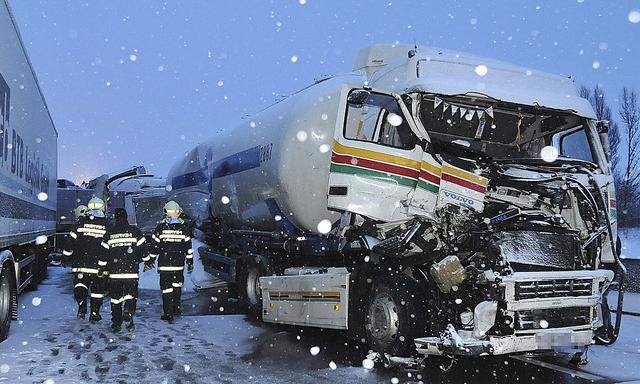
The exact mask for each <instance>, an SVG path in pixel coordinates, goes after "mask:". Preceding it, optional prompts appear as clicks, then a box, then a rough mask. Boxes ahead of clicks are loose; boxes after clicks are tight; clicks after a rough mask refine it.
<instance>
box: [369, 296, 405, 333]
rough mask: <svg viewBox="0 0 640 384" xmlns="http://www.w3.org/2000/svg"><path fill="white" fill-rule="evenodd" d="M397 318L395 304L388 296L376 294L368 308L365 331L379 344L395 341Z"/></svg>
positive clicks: (397, 326) (397, 328)
mask: <svg viewBox="0 0 640 384" xmlns="http://www.w3.org/2000/svg"><path fill="white" fill-rule="evenodd" d="M399 324H400V321H399V316H398V309H397V306H396V303H395V302H394V301H393V298H392V297H391V296H389V295H388V294H378V295H376V297H375V298H374V299H373V300H372V302H371V305H370V306H369V313H368V316H367V329H368V330H369V332H370V334H371V336H372V337H373V338H374V339H375V340H376V341H378V342H379V343H381V344H387V343H389V342H392V341H393V340H395V338H396V337H397V335H398V331H399Z"/></svg>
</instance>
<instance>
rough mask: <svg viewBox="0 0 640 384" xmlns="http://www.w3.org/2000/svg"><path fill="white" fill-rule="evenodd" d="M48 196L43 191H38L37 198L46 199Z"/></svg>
mask: <svg viewBox="0 0 640 384" xmlns="http://www.w3.org/2000/svg"><path fill="white" fill-rule="evenodd" d="M48 198H49V195H47V194H46V193H45V192H40V193H38V200H40V201H46V200H47V199H48Z"/></svg>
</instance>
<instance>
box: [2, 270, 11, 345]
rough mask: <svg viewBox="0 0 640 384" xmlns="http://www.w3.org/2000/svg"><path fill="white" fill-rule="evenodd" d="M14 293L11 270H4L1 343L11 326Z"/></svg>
mask: <svg viewBox="0 0 640 384" xmlns="http://www.w3.org/2000/svg"><path fill="white" fill-rule="evenodd" d="M12 291H13V290H12V289H11V270H10V269H9V268H2V271H0V341H3V340H5V339H6V338H7V335H8V334H9V327H10V326H11V305H12V302H13V300H12V299H13V297H12Z"/></svg>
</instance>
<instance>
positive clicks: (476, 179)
mask: <svg viewBox="0 0 640 384" xmlns="http://www.w3.org/2000/svg"><path fill="white" fill-rule="evenodd" d="M442 173H447V174H449V175H453V176H455V177H458V178H460V179H463V180H467V181H469V182H472V183H475V184H480V185H482V186H483V187H486V186H487V185H488V184H489V179H487V178H486V177H482V176H478V175H476V174H475V173H472V172H468V171H465V170H464V169H460V168H456V167H452V166H450V165H448V164H443V165H442Z"/></svg>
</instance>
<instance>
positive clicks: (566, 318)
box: [167, 45, 626, 356]
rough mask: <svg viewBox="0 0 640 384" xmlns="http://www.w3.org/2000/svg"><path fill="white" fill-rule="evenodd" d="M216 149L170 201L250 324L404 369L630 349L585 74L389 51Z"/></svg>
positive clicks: (606, 180) (202, 153)
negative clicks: (395, 359) (406, 364)
mask: <svg viewBox="0 0 640 384" xmlns="http://www.w3.org/2000/svg"><path fill="white" fill-rule="evenodd" d="M212 136H213V138H212V139H211V140H210V141H207V142H204V143H202V144H200V145H198V146H197V147H196V148H194V149H193V150H191V151H190V152H189V153H187V154H186V156H185V157H184V159H181V160H180V161H179V162H178V163H177V164H175V165H174V167H173V168H172V169H171V171H170V173H169V175H168V178H167V184H170V188H169V189H171V192H170V193H169V196H170V197H172V198H174V199H176V200H177V201H178V202H179V203H180V204H181V205H182V207H183V209H184V210H185V213H186V214H187V215H188V216H189V217H191V218H192V219H194V220H195V221H196V223H197V224H198V225H199V227H200V229H201V230H202V231H203V233H205V234H206V238H205V239H204V240H205V243H206V247H203V249H201V252H200V255H201V258H202V261H203V264H204V266H205V269H206V270H207V271H209V272H210V273H212V274H214V275H216V276H217V277H218V278H222V279H224V280H226V281H227V282H228V284H229V289H230V290H231V291H232V292H235V293H236V294H237V295H238V297H239V299H240V301H241V303H242V304H243V305H244V307H245V308H246V309H247V312H248V313H250V314H252V315H253V316H255V317H257V318H260V319H262V320H263V321H266V322H272V323H280V324H291V325H298V326H310V327H320V328H330V329H340V330H348V331H349V332H350V334H352V335H355V336H356V337H357V339H362V340H366V343H367V344H368V346H369V347H370V348H371V349H372V350H374V351H378V352H381V353H385V354H389V355H392V356H412V355H413V356H421V355H423V356H428V355H446V356H455V355H464V356H483V355H502V354H511V353H519V352H537V351H546V350H553V349H557V348H566V347H575V348H583V347H586V346H589V345H591V344H593V343H604V344H609V343H613V342H614V341H615V340H616V337H617V335H618V332H619V329H620V316H617V317H616V316H612V311H611V310H610V309H609V303H607V295H608V293H609V292H610V291H611V290H612V289H617V290H618V291H619V292H620V294H619V295H618V299H617V300H618V301H617V306H618V313H621V312H620V309H621V306H622V298H623V294H622V293H623V282H624V276H625V273H626V272H625V268H624V265H623V264H622V263H621V262H620V258H619V252H620V244H619V240H618V237H617V233H616V231H617V230H616V197H615V190H614V184H613V179H612V177H611V169H610V161H609V155H610V154H609V152H608V142H607V123H606V122H603V121H596V120H595V114H594V111H593V109H592V107H591V106H590V104H589V102H588V101H587V100H585V99H583V98H581V97H580V96H579V95H578V93H577V92H576V89H575V85H574V83H573V80H572V79H571V78H570V77H563V76H556V75H551V74H547V73H543V72H539V71H536V70H530V69H527V68H523V67H519V66H515V65H511V64H507V63H504V62H499V61H496V60H492V59H487V58H482V57H476V56H472V55H466V54H462V53H457V52H451V51H444V50H437V49H432V48H426V47H412V46H402V45H377V46H372V47H369V48H365V49H363V50H362V51H360V52H359V54H358V57H357V60H356V64H355V67H354V71H353V72H352V73H349V74H346V75H339V76H332V77H328V78H324V79H321V80H318V81H316V82H315V83H314V84H313V85H311V86H309V87H307V88H305V89H303V90H301V91H299V92H296V93H294V94H292V95H290V96H289V97H287V98H286V99H284V100H281V101H279V102H277V103H275V104H274V105H272V106H270V107H268V108H266V109H265V110H263V111H262V112H260V113H258V114H256V115H254V116H252V117H249V118H246V119H244V121H242V122H241V123H240V125H238V126H235V127H229V128H227V127H216V128H214V129H213V131H212Z"/></svg>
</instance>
